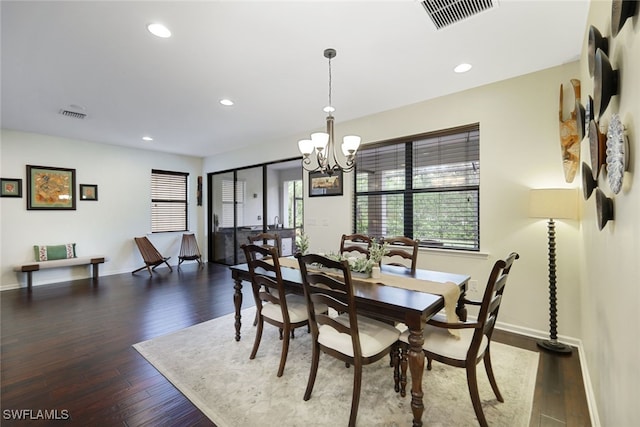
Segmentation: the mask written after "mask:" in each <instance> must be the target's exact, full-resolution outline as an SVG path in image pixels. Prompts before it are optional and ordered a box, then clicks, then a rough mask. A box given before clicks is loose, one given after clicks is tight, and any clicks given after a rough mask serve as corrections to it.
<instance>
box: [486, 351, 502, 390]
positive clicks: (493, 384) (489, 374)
mask: <svg viewBox="0 0 640 427" xmlns="http://www.w3.org/2000/svg"><path fill="white" fill-rule="evenodd" d="M484 369H485V371H487V377H489V382H490V383H491V388H492V389H493V393H494V394H495V395H496V398H497V399H498V402H504V399H503V398H502V395H501V394H500V389H498V383H497V382H496V378H495V377H494V376H493V367H492V366H491V353H490V351H489V348H487V351H486V353H485V354H484Z"/></svg>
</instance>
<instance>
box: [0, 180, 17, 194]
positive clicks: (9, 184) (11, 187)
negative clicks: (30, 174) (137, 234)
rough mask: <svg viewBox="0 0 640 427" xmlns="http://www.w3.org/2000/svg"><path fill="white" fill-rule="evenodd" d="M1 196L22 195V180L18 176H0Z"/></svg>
mask: <svg viewBox="0 0 640 427" xmlns="http://www.w3.org/2000/svg"><path fill="white" fill-rule="evenodd" d="M0 186H2V189H1V191H0V197H22V180H21V179H18V178H0Z"/></svg>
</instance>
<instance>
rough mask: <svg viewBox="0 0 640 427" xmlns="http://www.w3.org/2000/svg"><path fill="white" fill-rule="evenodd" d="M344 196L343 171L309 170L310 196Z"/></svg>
mask: <svg viewBox="0 0 640 427" xmlns="http://www.w3.org/2000/svg"><path fill="white" fill-rule="evenodd" d="M319 196H342V171H341V170H337V171H334V172H333V173H332V174H331V175H329V174H326V173H322V172H309V197H319Z"/></svg>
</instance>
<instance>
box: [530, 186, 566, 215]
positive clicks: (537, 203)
mask: <svg viewBox="0 0 640 427" xmlns="http://www.w3.org/2000/svg"><path fill="white" fill-rule="evenodd" d="M529 216H530V217H532V218H553V219H577V218H578V193H577V191H576V190H575V189H571V188H542V189H536V190H531V191H530V192H529Z"/></svg>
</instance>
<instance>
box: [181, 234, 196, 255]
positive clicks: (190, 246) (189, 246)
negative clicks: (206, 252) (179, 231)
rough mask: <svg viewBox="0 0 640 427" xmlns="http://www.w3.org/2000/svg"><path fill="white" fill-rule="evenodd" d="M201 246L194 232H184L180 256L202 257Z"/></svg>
mask: <svg viewBox="0 0 640 427" xmlns="http://www.w3.org/2000/svg"><path fill="white" fill-rule="evenodd" d="M200 256H201V254H200V248H199V247H198V242H197V241H196V236H195V235H193V234H187V233H185V234H183V235H182V242H181V244H180V258H186V259H189V258H194V257H200Z"/></svg>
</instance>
